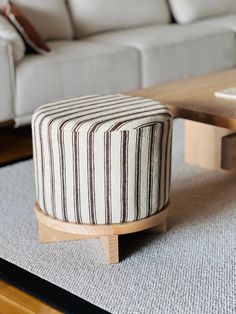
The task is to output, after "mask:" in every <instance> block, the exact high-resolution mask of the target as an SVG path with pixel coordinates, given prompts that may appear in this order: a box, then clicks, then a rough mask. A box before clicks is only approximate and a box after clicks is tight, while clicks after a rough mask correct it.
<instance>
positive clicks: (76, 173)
mask: <svg viewBox="0 0 236 314" xmlns="http://www.w3.org/2000/svg"><path fill="white" fill-rule="evenodd" d="M32 131H33V148H34V163H35V175H36V197H37V201H36V214H37V218H38V221H39V235H40V240H41V241H42V242H53V241H62V240H73V239H74V240H75V239H83V238H94V237H100V239H101V241H102V244H103V246H104V248H105V251H106V253H107V256H108V260H109V262H111V263H116V262H118V260H119V255H118V235H120V234H125V233H131V232H136V231H140V230H145V229H150V228H152V229H153V228H154V227H155V229H156V230H157V231H164V230H165V226H166V213H167V204H168V200H169V187H170V167H171V138H172V116H171V114H170V112H169V111H168V110H167V109H166V107H165V106H164V105H162V104H161V103H159V102H157V101H154V100H150V99H143V98H140V97H130V96H125V95H106V96H101V95H93V96H85V97H80V98H74V99H69V100H64V101H60V102H55V103H51V104H48V105H45V106H42V107H40V108H39V109H37V110H36V111H35V113H34V114H33V118H32Z"/></svg>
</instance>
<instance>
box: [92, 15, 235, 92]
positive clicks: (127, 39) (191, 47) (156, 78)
mask: <svg viewBox="0 0 236 314" xmlns="http://www.w3.org/2000/svg"><path fill="white" fill-rule="evenodd" d="M90 40H91V41H99V42H104V43H110V44H111V43H112V44H116V45H121V46H125V47H133V48H136V49H137V50H138V51H139V52H140V55H141V67H142V86H143V87H148V86H151V85H154V84H159V83H165V82H168V81H171V80H179V79H185V78H188V77H191V76H194V75H201V74H206V73H210V72H213V71H218V70H222V69H227V68H231V67H234V66H235V65H236V53H235V52H236V38H235V34H234V32H233V31H231V30H230V28H228V29H227V27H226V26H225V27H222V26H221V25H220V23H219V26H218V27H216V24H214V23H213V24H212V25H211V24H210V21H209V25H207V24H204V23H203V24H201V23H197V24H192V25H187V26H182V25H177V24H172V25H162V26H160V25H159V26H158V25H157V26H149V27H142V28H136V29H132V30H124V31H119V32H111V33H107V34H101V35H97V36H94V37H91V38H90Z"/></svg>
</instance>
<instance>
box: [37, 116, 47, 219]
mask: <svg viewBox="0 0 236 314" xmlns="http://www.w3.org/2000/svg"><path fill="white" fill-rule="evenodd" d="M42 128H43V124H42V120H41V121H40V123H39V142H40V155H41V173H42V206H43V209H44V211H45V213H46V214H48V211H47V208H46V202H45V178H46V177H45V176H46V174H45V165H44V148H43V135H42Z"/></svg>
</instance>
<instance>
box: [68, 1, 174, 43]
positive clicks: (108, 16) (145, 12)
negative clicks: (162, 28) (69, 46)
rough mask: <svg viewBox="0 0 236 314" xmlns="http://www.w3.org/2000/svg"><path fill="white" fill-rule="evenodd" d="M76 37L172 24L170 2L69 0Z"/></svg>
mask: <svg viewBox="0 0 236 314" xmlns="http://www.w3.org/2000/svg"><path fill="white" fill-rule="evenodd" d="M68 4H69V7H70V10H71V15H72V20H73V23H74V28H75V36H76V37H77V38H78V37H81V36H87V35H92V34H95V33H99V32H105V31H111V30H117V29H122V28H129V27H135V26H141V25H149V24H158V23H159V24H166V23H169V22H170V12H169V7H168V3H167V0H68Z"/></svg>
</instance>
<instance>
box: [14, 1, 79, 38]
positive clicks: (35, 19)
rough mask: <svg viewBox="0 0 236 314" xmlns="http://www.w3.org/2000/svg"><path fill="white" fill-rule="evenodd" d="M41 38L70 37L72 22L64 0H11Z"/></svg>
mask: <svg viewBox="0 0 236 314" xmlns="http://www.w3.org/2000/svg"><path fill="white" fill-rule="evenodd" d="M12 2H13V3H15V4H17V5H18V6H19V8H20V9H21V10H22V12H23V13H24V14H25V16H26V17H27V18H28V19H29V21H30V22H31V23H32V24H33V25H34V27H35V28H36V30H37V31H38V32H39V34H40V35H41V36H42V38H43V39H71V38H72V37H73V29H72V24H71V21H70V17H69V12H68V10H67V7H66V3H65V0H12Z"/></svg>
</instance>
